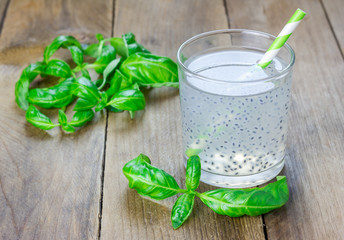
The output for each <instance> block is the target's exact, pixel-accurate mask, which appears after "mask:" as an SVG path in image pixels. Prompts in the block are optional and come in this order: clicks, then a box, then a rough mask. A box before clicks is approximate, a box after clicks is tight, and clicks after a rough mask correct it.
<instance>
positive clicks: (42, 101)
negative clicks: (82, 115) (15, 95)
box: [28, 78, 75, 108]
mask: <svg viewBox="0 0 344 240" xmlns="http://www.w3.org/2000/svg"><path fill="white" fill-rule="evenodd" d="M74 84H75V80H74V79H73V78H68V79H66V80H64V81H63V82H61V83H59V84H57V85H55V86H53V87H50V88H35V89H31V90H30V91H29V97H28V101H29V102H30V103H31V104H35V105H37V106H40V107H43V108H61V107H64V106H67V105H68V104H70V103H71V102H72V101H73V100H74V98H75V97H74V96H73V91H74V86H75V85H74Z"/></svg>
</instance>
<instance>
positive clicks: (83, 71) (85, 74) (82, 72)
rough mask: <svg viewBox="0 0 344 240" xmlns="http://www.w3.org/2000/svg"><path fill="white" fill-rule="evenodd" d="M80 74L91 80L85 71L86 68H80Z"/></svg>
mask: <svg viewBox="0 0 344 240" xmlns="http://www.w3.org/2000/svg"><path fill="white" fill-rule="evenodd" d="M81 76H83V77H84V78H87V79H88V80H91V76H90V73H89V72H88V71H87V69H81Z"/></svg>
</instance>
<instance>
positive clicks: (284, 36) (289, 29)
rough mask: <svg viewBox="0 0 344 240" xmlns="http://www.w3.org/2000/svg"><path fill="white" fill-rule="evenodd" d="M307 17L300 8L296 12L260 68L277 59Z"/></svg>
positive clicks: (263, 58) (267, 52)
mask: <svg viewBox="0 0 344 240" xmlns="http://www.w3.org/2000/svg"><path fill="white" fill-rule="evenodd" d="M305 15H306V13H305V12H304V11H302V10H301V9H300V8H298V9H297V10H296V11H295V13H294V15H293V16H292V17H291V18H290V19H289V21H288V22H287V24H286V25H285V26H284V28H283V29H282V31H281V32H280V34H278V36H277V38H276V39H275V41H274V42H273V43H272V44H271V46H270V47H269V49H268V50H267V51H266V53H265V54H264V56H263V57H262V59H260V61H259V62H258V66H260V67H261V68H266V67H267V66H268V65H269V64H270V63H271V61H272V59H274V57H276V55H277V54H278V52H279V51H280V50H281V48H282V47H283V45H284V44H285V42H286V41H287V40H288V38H289V37H290V35H291V34H292V33H293V31H294V30H295V28H296V27H297V26H298V25H299V23H300V22H301V20H302V19H303V18H304V17H305Z"/></svg>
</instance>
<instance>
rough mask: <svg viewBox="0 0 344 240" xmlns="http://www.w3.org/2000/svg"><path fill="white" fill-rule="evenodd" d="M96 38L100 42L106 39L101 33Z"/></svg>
mask: <svg viewBox="0 0 344 240" xmlns="http://www.w3.org/2000/svg"><path fill="white" fill-rule="evenodd" d="M96 38H97V40H98V41H99V42H100V41H102V40H104V37H103V35H102V34H101V33H97V34H96Z"/></svg>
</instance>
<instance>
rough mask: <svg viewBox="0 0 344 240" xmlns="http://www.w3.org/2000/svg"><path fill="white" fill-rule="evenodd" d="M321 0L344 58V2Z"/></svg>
mask: <svg viewBox="0 0 344 240" xmlns="http://www.w3.org/2000/svg"><path fill="white" fill-rule="evenodd" d="M321 2H322V5H323V8H324V10H325V14H326V17H327V18H328V20H329V22H330V25H331V27H332V30H333V32H334V34H335V37H336V41H337V44H338V45H339V48H340V49H341V51H342V56H343V58H344V27H343V23H344V14H343V13H344V11H343V7H344V3H343V1H342V0H321Z"/></svg>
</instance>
